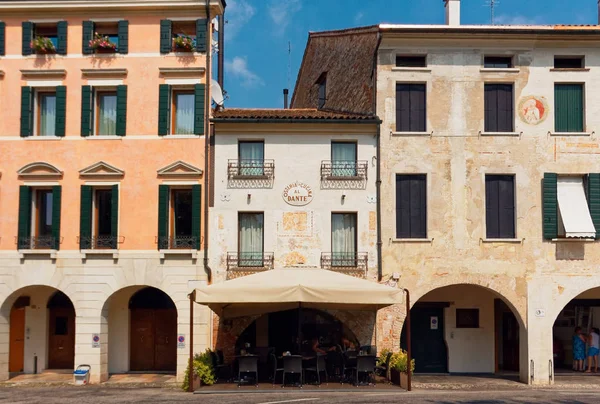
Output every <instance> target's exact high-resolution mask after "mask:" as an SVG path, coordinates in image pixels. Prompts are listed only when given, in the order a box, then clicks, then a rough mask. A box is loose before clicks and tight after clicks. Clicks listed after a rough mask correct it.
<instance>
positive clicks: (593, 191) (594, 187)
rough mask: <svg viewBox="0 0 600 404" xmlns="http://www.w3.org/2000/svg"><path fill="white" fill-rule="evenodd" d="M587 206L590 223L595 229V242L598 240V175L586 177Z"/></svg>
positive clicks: (599, 195)
mask: <svg viewBox="0 0 600 404" xmlns="http://www.w3.org/2000/svg"><path fill="white" fill-rule="evenodd" d="M588 205H589V207H590V215H591V216H592V222H593V223H594V227H595V228H596V240H597V239H600V174H598V173H594V174H590V175H589V176H588Z"/></svg>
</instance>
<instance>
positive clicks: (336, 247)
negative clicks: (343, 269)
mask: <svg viewBox="0 0 600 404" xmlns="http://www.w3.org/2000/svg"><path fill="white" fill-rule="evenodd" d="M331 250H332V254H331V255H332V256H331V258H332V265H333V266H337V267H340V266H351V267H355V266H356V214H354V213H333V214H332V215H331Z"/></svg>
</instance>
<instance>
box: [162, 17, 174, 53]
mask: <svg viewBox="0 0 600 404" xmlns="http://www.w3.org/2000/svg"><path fill="white" fill-rule="evenodd" d="M172 41H173V39H172V38H171V20H161V21H160V53H169V52H171V49H173V42H172Z"/></svg>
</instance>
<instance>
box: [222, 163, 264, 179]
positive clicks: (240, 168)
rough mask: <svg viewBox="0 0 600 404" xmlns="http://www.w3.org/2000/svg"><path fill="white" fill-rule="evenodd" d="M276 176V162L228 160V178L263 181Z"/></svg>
mask: <svg viewBox="0 0 600 404" xmlns="http://www.w3.org/2000/svg"><path fill="white" fill-rule="evenodd" d="M274 176H275V161H274V160H228V161H227V178H229V179H230V180H231V179H247V180H252V179H255V180H263V179H270V178H273V177H274Z"/></svg>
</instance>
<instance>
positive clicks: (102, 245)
mask: <svg viewBox="0 0 600 404" xmlns="http://www.w3.org/2000/svg"><path fill="white" fill-rule="evenodd" d="M119 242H120V241H119V237H117V236H89V237H82V236H80V237H79V248H80V249H81V250H116V249H117V245H118V244H119Z"/></svg>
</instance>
